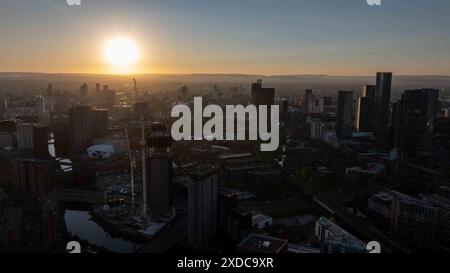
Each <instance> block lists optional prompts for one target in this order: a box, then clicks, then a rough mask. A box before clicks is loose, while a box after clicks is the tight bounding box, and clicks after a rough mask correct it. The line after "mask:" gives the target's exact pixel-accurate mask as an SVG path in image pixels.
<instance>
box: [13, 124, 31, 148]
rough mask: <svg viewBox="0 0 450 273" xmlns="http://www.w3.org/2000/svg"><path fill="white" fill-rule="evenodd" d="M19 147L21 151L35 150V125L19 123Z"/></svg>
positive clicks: (17, 133) (17, 134)
mask: <svg viewBox="0 0 450 273" xmlns="http://www.w3.org/2000/svg"><path fill="white" fill-rule="evenodd" d="M16 136H17V147H18V148H19V150H26V149H32V148H33V124H32V123H19V124H18V125H17V132H16Z"/></svg>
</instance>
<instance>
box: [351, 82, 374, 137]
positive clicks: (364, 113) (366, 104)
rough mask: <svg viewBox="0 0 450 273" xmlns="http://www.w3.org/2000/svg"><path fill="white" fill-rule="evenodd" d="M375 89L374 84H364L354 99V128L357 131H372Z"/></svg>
mask: <svg viewBox="0 0 450 273" xmlns="http://www.w3.org/2000/svg"><path fill="white" fill-rule="evenodd" d="M375 91H376V86H375V85H365V86H364V87H363V90H362V92H361V96H360V97H358V98H357V100H356V105H355V108H356V116H355V128H356V129H357V130H358V131H361V132H370V131H373V118H374V103H375V102H374V101H375Z"/></svg>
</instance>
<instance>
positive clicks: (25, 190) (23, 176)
mask: <svg viewBox="0 0 450 273" xmlns="http://www.w3.org/2000/svg"><path fill="white" fill-rule="evenodd" d="M54 174H55V165H53V164H52V163H49V162H47V161H41V160H39V159H20V158H18V159H16V160H15V161H14V162H13V167H12V173H11V177H12V180H13V192H14V197H15V199H16V200H19V201H23V202H27V203H30V204H35V205H41V204H42V203H43V202H45V201H46V200H48V198H49V194H50V192H51V191H52V189H53V184H52V182H53V179H54Z"/></svg>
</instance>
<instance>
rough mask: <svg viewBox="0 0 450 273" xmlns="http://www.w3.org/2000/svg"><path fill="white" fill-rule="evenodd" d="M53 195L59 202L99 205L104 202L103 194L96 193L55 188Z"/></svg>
mask: <svg viewBox="0 0 450 273" xmlns="http://www.w3.org/2000/svg"><path fill="white" fill-rule="evenodd" d="M53 194H54V196H55V197H56V200H57V201H59V202H77V203H90V204H100V203H103V202H104V201H105V194H104V193H103V192H97V191H83V190H73V189H62V188H56V189H54V190H53Z"/></svg>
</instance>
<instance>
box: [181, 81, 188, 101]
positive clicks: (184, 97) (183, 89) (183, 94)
mask: <svg viewBox="0 0 450 273" xmlns="http://www.w3.org/2000/svg"><path fill="white" fill-rule="evenodd" d="M179 92H180V99H181V100H182V101H187V98H188V96H189V87H187V86H186V85H183V86H182V87H180V89H179Z"/></svg>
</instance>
